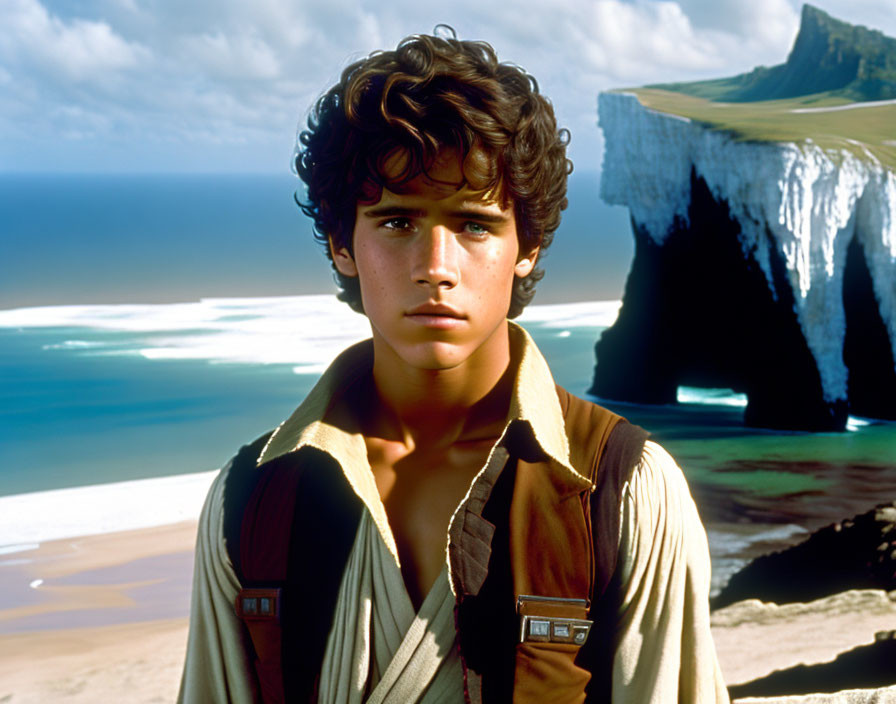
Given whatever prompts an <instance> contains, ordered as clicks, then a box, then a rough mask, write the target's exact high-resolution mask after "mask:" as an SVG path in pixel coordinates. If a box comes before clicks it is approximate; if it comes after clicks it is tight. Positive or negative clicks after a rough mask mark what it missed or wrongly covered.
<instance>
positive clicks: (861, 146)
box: [629, 5, 896, 170]
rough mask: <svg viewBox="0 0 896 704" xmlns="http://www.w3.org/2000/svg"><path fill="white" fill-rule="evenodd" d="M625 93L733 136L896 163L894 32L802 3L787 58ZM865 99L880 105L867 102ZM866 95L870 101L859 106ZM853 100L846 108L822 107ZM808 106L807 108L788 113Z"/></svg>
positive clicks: (646, 103) (864, 101)
mask: <svg viewBox="0 0 896 704" xmlns="http://www.w3.org/2000/svg"><path fill="white" fill-rule="evenodd" d="M629 92H632V93H635V94H636V95H637V96H638V99H639V100H640V101H641V103H642V104H643V105H646V106H647V107H649V108H653V109H654V110H659V111H660V112H666V113H671V114H673V115H680V116H682V117H688V118H690V119H691V120H694V121H695V122H698V123H701V124H704V125H706V126H707V127H709V128H710V129H717V130H726V131H728V132H731V133H733V134H734V135H735V136H736V137H737V138H738V139H742V140H747V141H762V142H797V143H800V142H804V141H805V140H807V139H811V140H813V141H814V142H815V143H816V144H818V145H819V146H820V147H822V148H824V149H833V150H841V149H846V150H848V151H850V152H852V153H853V154H855V155H856V156H858V157H859V158H861V159H865V160H866V161H871V158H870V157H869V156H868V154H869V153H870V154H871V155H872V156H873V158H874V159H877V160H878V161H880V162H881V163H882V164H883V165H885V166H887V167H889V168H890V169H894V170H896V104H887V101H891V100H893V99H894V98H896V39H893V38H892V37H887V36H885V35H884V34H882V33H881V32H878V31H876V30H872V29H867V28H865V27H860V26H853V25H851V24H848V23H846V22H843V21H841V20H837V19H834V18H833V17H831V16H830V15H828V14H826V13H825V12H822V11H821V10H819V9H818V8H815V7H812V6H811V5H804V6H803V12H802V20H801V22H800V31H799V33H798V34H797V38H796V41H795V42H794V45H793V49H792V50H791V52H790V55H789V56H788V57H787V61H786V62H785V63H783V64H780V65H779V66H772V67H771V68H768V67H765V66H759V67H757V68H756V69H754V70H753V71H751V72H749V73H744V74H741V75H739V76H732V77H730V78H718V79H714V80H710V81H697V82H692V83H667V84H658V85H652V86H645V87H643V88H636V89H633V90H631V91H629ZM873 101H877V102H879V103H880V104H879V105H874V104H873ZM866 102H871V104H870V105H865V103H866ZM856 103H857V104H859V107H854V108H851V109H849V110H832V111H823V110H820V109H823V108H830V107H836V106H838V105H850V104H856ZM805 109H809V110H810V112H794V111H796V110H805Z"/></svg>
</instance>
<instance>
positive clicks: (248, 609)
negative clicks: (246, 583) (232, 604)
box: [236, 589, 282, 620]
mask: <svg viewBox="0 0 896 704" xmlns="http://www.w3.org/2000/svg"><path fill="white" fill-rule="evenodd" d="M281 596H282V595H281V590H280V589H240V591H239V594H237V596H236V615H237V616H239V617H240V618H242V619H248V620H267V619H272V620H276V619H279V618H280V599H281Z"/></svg>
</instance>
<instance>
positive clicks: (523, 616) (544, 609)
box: [516, 594, 594, 646]
mask: <svg viewBox="0 0 896 704" xmlns="http://www.w3.org/2000/svg"><path fill="white" fill-rule="evenodd" d="M589 606H590V604H589V603H588V601H587V600H585V599H566V598H561V597H551V596H531V595H525V594H521V595H520V596H519V597H517V603H516V609H517V612H518V613H519V614H520V643H571V644H572V645H576V646H581V645H584V644H585V641H587V640H588V635H589V633H591V626H592V625H593V624H594V622H593V621H589V620H588V619H584V618H570V617H566V616H557V615H550V614H551V613H553V614H556V613H557V612H558V611H560V613H563V612H564V611H566V612H567V613H568V612H569V611H570V610H572V611H573V613H576V612H579V613H582V614H587V613H588V608H589ZM533 611H534V612H535V613H533ZM524 612H525V613H524ZM538 612H541V613H538Z"/></svg>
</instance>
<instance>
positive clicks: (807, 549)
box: [712, 501, 896, 672]
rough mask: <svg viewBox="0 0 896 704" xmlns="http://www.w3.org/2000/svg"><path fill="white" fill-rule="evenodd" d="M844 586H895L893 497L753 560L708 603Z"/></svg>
mask: <svg viewBox="0 0 896 704" xmlns="http://www.w3.org/2000/svg"><path fill="white" fill-rule="evenodd" d="M847 589H884V590H886V591H892V590H894V589H896V501H894V502H891V503H889V504H881V505H880V506H878V507H877V508H874V509H872V510H871V511H868V512H867V513H863V514H861V515H859V516H856V517H855V518H852V519H850V520H846V521H841V522H839V523H833V524H831V525H829V526H826V527H824V528H822V529H820V530H818V531H816V532H815V533H813V534H812V535H811V536H810V537H809V538H808V539H806V540H805V541H804V542H802V543H800V544H798V545H795V546H793V547H791V548H788V549H786V550H782V551H781V552H776V553H772V554H771V555H764V556H762V557H759V558H756V559H755V560H753V561H752V562H751V563H750V564H749V565H747V566H746V567H744V568H743V569H742V570H741V571H740V572H737V573H736V574H735V575H734V576H733V577H731V579H730V580H729V582H728V584H727V585H726V586H725V587H724V588H723V589H722V591H721V592H720V593H719V594H718V596H716V597H715V598H714V599H713V600H712V606H713V608H721V607H723V606H727V605H729V604H732V603H734V602H736V601H742V600H744V599H759V600H761V601H773V602H775V603H778V604H784V603H789V602H798V601H799V602H806V601H812V600H814V599H818V598H821V597H824V596H828V595H831V594H837V593H839V592H843V591H846V590H847ZM893 662H894V663H896V660H894V661H893ZM894 672H896V665H894Z"/></svg>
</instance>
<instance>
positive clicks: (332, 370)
mask: <svg viewBox="0 0 896 704" xmlns="http://www.w3.org/2000/svg"><path fill="white" fill-rule="evenodd" d="M509 328H510V340H511V347H512V350H513V355H512V358H513V359H514V361H515V363H516V364H517V374H516V378H515V381H514V385H513V396H512V397H511V400H510V408H509V411H508V416H507V423H506V424H505V430H504V433H503V434H502V441H503V439H504V438H506V437H507V435H508V433H507V430H508V429H509V428H510V426H511V425H513V424H514V423H517V424H522V425H524V426H525V427H526V428H527V429H528V432H529V433H530V434H531V437H532V438H533V439H534V440H535V442H536V443H537V445H538V447H539V448H540V449H541V450H542V451H543V452H544V453H545V454H546V455H547V456H548V457H549V458H550V459H551V460H552V462H551V463H550V464H551V465H552V467H553V469H554V471H556V472H557V473H558V475H559V476H558V479H560V480H561V481H562V482H563V483H564V484H566V485H567V486H568V487H569V488H570V489H574V490H584V489H590V488H592V484H591V481H590V480H589V479H588V478H587V477H585V476H583V475H582V474H581V473H579V472H578V471H577V470H576V469H574V468H573V466H572V465H571V463H570V458H569V440H568V438H567V435H566V426H565V422H564V417H563V411H562V409H561V407H560V401H559V399H558V398H557V391H556V388H555V386H554V379H553V377H552V376H551V371H550V369H549V368H548V364H547V362H546V361H545V359H544V357H543V356H542V355H541V352H540V351H539V349H538V347H537V346H536V345H535V343H534V342H533V340H532V338H531V337H530V336H529V333H527V332H526V331H525V330H524V329H523V328H522V327H520V326H519V325H517V324H516V323H513V322H510V323H509ZM372 369H373V341H372V340H369V339H368V340H364V341H363V342H359V343H357V344H355V345H352V346H351V347H349V348H348V349H346V350H345V351H344V352H342V353H341V354H340V355H339V356H338V357H336V359H335V360H334V361H333V363H332V364H331V365H330V367H329V368H328V369H327V371H326V372H324V374H323V375H322V376H321V378H320V380H319V381H318V382H317V384H316V385H315V386H314V388H313V389H312V390H311V392H310V393H309V394H308V396H307V398H306V399H305V401H304V402H303V403H302V404H301V405H300V406H299V407H298V408H297V409H296V410H295V412H294V413H293V414H292V415H291V416H290V417H289V418H288V419H287V420H285V421H284V422H283V423H282V424H281V425H280V426H279V427H278V428H277V429H276V430H275V431H274V434H273V435H272V436H271V438H270V440H269V441H268V443H267V445H266V446H265V447H264V449H263V450H262V452H261V455H260V456H259V458H258V464H259V465H261V464H263V463H265V462H269V461H271V460H273V459H275V458H277V457H280V456H281V455H285V454H287V453H289V452H294V451H296V450H299V449H301V448H302V447H305V446H308V447H315V448H317V449H319V450H322V451H324V452H326V453H328V454H330V455H331V456H332V457H333V458H334V459H335V460H336V461H337V462H338V463H339V464H340V465H341V467H342V470H343V472H345V475H346V478H347V479H348V481H349V483H350V484H351V486H352V488H353V489H354V490H355V492H356V493H357V494H358V495H359V496H360V497H361V499H362V500H363V501H364V502H365V504H367V506H368V508H369V509H370V510H371V513H372V514H373V517H374V519H375V521H376V522H377V524H378V525H379V524H382V525H385V524H386V523H387V520H386V516H385V509H384V508H383V506H382V502H381V501H379V493H378V491H377V488H376V484H375V482H374V479H373V473H372V472H371V471H370V466H369V464H368V461H367V449H366V446H365V444H364V438H363V436H361V435H360V433H356V432H348V431H346V430H344V429H342V428H340V427H337V426H335V425H332V424H330V423H328V422H327V421H325V420H324V417H325V416H326V414H327V411H328V410H329V409H330V408H331V407H332V406H333V405H334V404H335V402H336V401H337V400H338V399H339V397H340V396H341V395H342V394H343V393H345V391H346V390H347V389H349V388H350V387H351V386H352V385H353V384H354V383H356V382H357V381H358V380H359V379H361V378H362V377H364V376H365V375H367V374H370V373H371V371H372ZM374 497H376V498H374ZM390 547H392V546H390Z"/></svg>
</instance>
